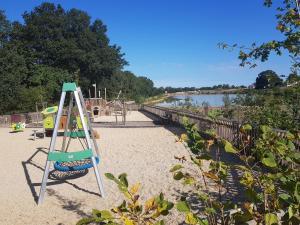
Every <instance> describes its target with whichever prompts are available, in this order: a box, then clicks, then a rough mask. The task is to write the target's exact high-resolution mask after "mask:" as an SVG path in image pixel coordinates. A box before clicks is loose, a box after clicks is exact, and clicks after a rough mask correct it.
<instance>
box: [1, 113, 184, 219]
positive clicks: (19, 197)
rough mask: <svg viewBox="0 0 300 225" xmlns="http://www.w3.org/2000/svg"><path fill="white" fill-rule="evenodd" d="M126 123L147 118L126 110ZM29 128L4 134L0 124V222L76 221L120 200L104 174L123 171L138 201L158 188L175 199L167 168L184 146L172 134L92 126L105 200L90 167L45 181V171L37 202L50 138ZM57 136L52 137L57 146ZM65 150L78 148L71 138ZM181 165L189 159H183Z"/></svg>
mask: <svg viewBox="0 0 300 225" xmlns="http://www.w3.org/2000/svg"><path fill="white" fill-rule="evenodd" d="M128 118H129V120H131V121H137V120H141V121H151V119H149V118H148V117H146V116H145V115H143V114H142V113H140V112H131V114H130V115H129V117H128ZM32 130H33V128H26V129H25V130H24V132H19V133H10V131H11V129H9V128H1V129H0V138H1V151H2V157H1V163H0V177H1V183H0V190H1V192H0V201H1V203H2V204H1V205H0V214H1V215H2V216H1V220H0V224H3V225H7V224H15V225H18V224H22V225H27V224H28V225H43V224H65V225H69V224H76V222H77V221H78V220H79V219H80V218H82V217H85V216H88V215H90V213H91V210H92V209H93V208H96V209H111V208H112V207H113V206H116V205H118V204H120V203H121V201H122V199H123V196H122V195H121V194H120V193H119V191H118V189H117V187H116V185H115V184H114V183H112V182H111V181H110V180H108V179H107V178H105V177H104V173H108V172H109V173H113V174H114V175H119V174H121V173H124V172H125V173H127V174H128V180H129V183H130V184H134V183H136V182H140V183H141V184H142V187H141V199H142V200H145V199H147V198H149V197H150V196H152V195H156V194H159V193H160V192H163V193H164V194H165V195H166V197H167V198H169V199H170V200H175V199H177V196H178V193H177V190H176V186H178V182H177V181H175V180H173V178H172V174H171V173H170V172H169V170H170V168H171V167H172V166H173V165H174V164H176V163H178V161H177V160H176V159H175V158H174V156H186V158H188V157H187V156H188V152H187V149H186V148H185V147H184V145H183V144H182V143H176V141H175V139H176V136H175V134H174V133H173V132H171V131H170V130H168V129H166V128H165V127H163V126H154V127H150V128H149V127H143V128H106V127H105V128H96V131H97V132H98V133H99V134H100V139H97V143H98V145H99V147H100V157H101V159H100V160H101V161H100V163H99V165H98V166H99V170H100V175H101V177H102V180H103V183H104V189H105V194H106V196H105V198H102V197H101V196H100V195H99V190H98V187H97V182H96V179H95V175H94V171H93V169H89V170H88V172H87V174H85V175H84V176H81V177H79V178H76V179H68V180H56V179H55V178H53V179H51V175H53V169H52V172H51V171H50V174H49V178H50V179H48V184H47V190H46V194H45V199H44V202H43V204H41V205H37V200H38V195H39V191H40V187H41V181H42V177H43V171H44V167H45V162H46V158H47V152H48V148H49V144H50V140H51V138H49V137H45V138H43V139H40V138H37V139H36V140H35V141H34V140H33V136H32V135H33V131H32ZM61 142H62V137H58V138H57V145H58V146H61ZM70 148H74V149H75V148H76V149H80V143H79V142H78V141H76V140H74V141H72V142H71V144H70ZM185 163H187V164H188V163H189V162H188V161H187V162H185ZM174 214H176V210H174V211H172V212H171V215H169V216H168V217H169V219H168V224H178V221H177V219H178V218H177V216H176V215H174Z"/></svg>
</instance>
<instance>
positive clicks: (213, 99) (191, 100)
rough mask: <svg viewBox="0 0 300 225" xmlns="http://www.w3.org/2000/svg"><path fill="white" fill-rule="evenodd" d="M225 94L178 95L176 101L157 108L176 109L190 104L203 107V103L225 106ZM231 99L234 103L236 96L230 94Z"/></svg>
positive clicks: (170, 101)
mask: <svg viewBox="0 0 300 225" xmlns="http://www.w3.org/2000/svg"><path fill="white" fill-rule="evenodd" d="M224 96H225V95H224V94H210V95H176V96H174V98H175V99H170V100H169V101H165V102H161V103H158V104H157V106H162V107H175V106H181V105H185V104H190V105H193V106H202V103H203V102H207V103H208V104H209V106H223V105H224V102H223V98H224ZM228 96H229V99H230V100H231V101H232V100H233V99H234V98H235V97H236V94H229V95H228Z"/></svg>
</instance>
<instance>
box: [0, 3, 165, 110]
mask: <svg viewBox="0 0 300 225" xmlns="http://www.w3.org/2000/svg"><path fill="white" fill-rule="evenodd" d="M23 19H24V23H19V22H13V23H12V22H10V21H8V20H7V19H6V17H5V14H4V12H3V11H0V88H1V90H2V93H3V94H2V95H1V96H0V102H1V104H0V113H1V114H2V113H12V112H20V111H30V110H34V107H35V102H36V101H47V102H49V103H50V104H51V103H56V102H57V101H58V99H59V95H58V93H59V91H60V90H61V84H62V83H63V82H67V81H73V82H76V83H78V84H79V85H80V86H81V89H82V91H83V93H84V94H85V96H87V95H88V89H89V88H91V84H93V83H97V86H98V87H99V88H104V87H106V88H107V90H108V97H109V98H115V97H116V96H117V94H116V93H117V92H118V91H119V90H122V92H123V93H124V96H125V98H126V99H133V100H136V101H142V100H143V99H144V98H146V97H149V96H152V95H154V94H158V92H159V91H157V90H156V89H155V88H154V87H153V82H152V81H151V80H149V79H147V78H145V77H136V76H135V75H134V74H132V73H130V72H127V71H125V72H124V71H122V69H123V66H124V65H126V64H127V62H126V60H125V59H124V54H123V53H122V52H121V48H120V47H119V46H117V45H112V44H111V43H110V41H109V38H108V36H107V33H106V32H107V27H106V26H105V25H104V24H103V23H102V21H101V20H99V19H96V20H94V21H92V20H91V18H90V16H89V15H88V14H87V13H86V12H84V11H81V10H78V9H74V8H72V9H70V10H65V9H63V8H62V7H61V5H59V4H58V5H55V4H53V3H47V2H45V3H42V4H41V5H39V6H37V7H35V8H34V9H33V10H32V11H30V12H25V13H24V14H23Z"/></svg>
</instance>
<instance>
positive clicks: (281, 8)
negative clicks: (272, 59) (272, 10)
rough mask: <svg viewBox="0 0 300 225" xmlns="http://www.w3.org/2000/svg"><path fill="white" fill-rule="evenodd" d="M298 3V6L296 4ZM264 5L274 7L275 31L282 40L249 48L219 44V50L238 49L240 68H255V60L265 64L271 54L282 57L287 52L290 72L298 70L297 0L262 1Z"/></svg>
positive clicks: (299, 22) (298, 13)
mask: <svg viewBox="0 0 300 225" xmlns="http://www.w3.org/2000/svg"><path fill="white" fill-rule="evenodd" d="M296 3H298V6H297V4H296ZM264 5H265V6H267V7H271V6H272V5H275V7H276V9H277V15H276V19H277V24H276V25H275V27H276V29H277V30H278V31H279V32H280V33H281V34H282V35H283V39H282V40H271V41H268V42H265V43H262V44H260V45H257V44H256V43H253V44H252V45H251V46H250V47H245V46H238V45H237V44H234V45H232V46H230V45H228V44H226V43H219V47H221V48H239V49H240V52H239V59H240V60H241V64H240V65H241V66H245V65H249V66H250V67H255V66H256V63H255V60H260V61H262V62H265V61H267V60H268V59H269V56H270V54H271V53H275V54H277V55H282V54H284V53H285V52H288V54H289V56H290V57H291V59H292V60H291V62H292V70H293V71H297V70H299V68H300V57H299V53H300V45H299V39H300V30H299V27H300V12H299V1H298V0H285V1H273V0H264Z"/></svg>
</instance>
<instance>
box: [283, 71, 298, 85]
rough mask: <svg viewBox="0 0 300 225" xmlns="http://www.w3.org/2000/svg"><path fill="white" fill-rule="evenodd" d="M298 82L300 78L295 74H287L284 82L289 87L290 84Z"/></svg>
mask: <svg viewBox="0 0 300 225" xmlns="http://www.w3.org/2000/svg"><path fill="white" fill-rule="evenodd" d="M299 81H300V76H298V75H297V73H291V74H289V76H288V77H287V79H286V82H287V84H288V85H289V84H290V85H292V84H295V83H297V82H299Z"/></svg>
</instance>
